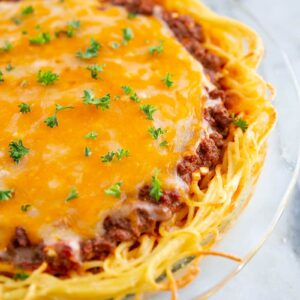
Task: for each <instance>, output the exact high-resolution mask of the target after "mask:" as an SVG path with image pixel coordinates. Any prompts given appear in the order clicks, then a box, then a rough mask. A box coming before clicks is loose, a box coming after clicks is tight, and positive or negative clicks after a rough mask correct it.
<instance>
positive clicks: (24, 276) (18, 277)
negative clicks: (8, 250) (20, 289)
mask: <svg viewBox="0 0 300 300" xmlns="http://www.w3.org/2000/svg"><path fill="white" fill-rule="evenodd" d="M28 277H29V274H28V273H25V272H18V273H16V274H15V275H14V277H13V279H14V280H26V279H27V278H28Z"/></svg>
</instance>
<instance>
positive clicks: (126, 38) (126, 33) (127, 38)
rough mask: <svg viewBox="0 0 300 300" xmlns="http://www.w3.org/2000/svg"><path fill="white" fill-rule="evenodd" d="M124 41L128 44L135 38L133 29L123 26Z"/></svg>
mask: <svg viewBox="0 0 300 300" xmlns="http://www.w3.org/2000/svg"><path fill="white" fill-rule="evenodd" d="M122 32H123V43H125V44H127V43H128V42H129V41H131V40H132V39H133V38H134V34H133V31H132V30H131V29H130V28H123V31H122Z"/></svg>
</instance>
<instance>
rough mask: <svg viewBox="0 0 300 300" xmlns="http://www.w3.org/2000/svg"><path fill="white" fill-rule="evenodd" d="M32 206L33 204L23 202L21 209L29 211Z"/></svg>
mask: <svg viewBox="0 0 300 300" xmlns="http://www.w3.org/2000/svg"><path fill="white" fill-rule="evenodd" d="M30 207H31V204H22V205H21V211H23V212H27V211H28V210H29V209H30Z"/></svg>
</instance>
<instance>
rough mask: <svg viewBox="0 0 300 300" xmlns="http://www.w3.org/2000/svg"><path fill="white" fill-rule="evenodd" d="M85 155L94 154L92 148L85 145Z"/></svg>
mask: <svg viewBox="0 0 300 300" xmlns="http://www.w3.org/2000/svg"><path fill="white" fill-rule="evenodd" d="M84 155H85V156H86V157H90V156H91V155H92V149H91V148H90V147H85V148H84Z"/></svg>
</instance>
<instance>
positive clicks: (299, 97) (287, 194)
mask: <svg viewBox="0 0 300 300" xmlns="http://www.w3.org/2000/svg"><path fill="white" fill-rule="evenodd" d="M230 2H232V3H233V4H234V5H235V6H238V7H239V8H240V9H241V10H242V11H243V13H245V14H246V15H247V16H248V17H249V18H250V19H252V20H253V21H255V23H256V24H257V25H258V27H259V28H260V30H261V31H262V32H263V33H264V34H265V35H266V36H267V37H268V38H269V39H270V40H271V41H272V42H273V43H274V45H276V47H277V49H278V51H279V52H280V54H281V56H282V58H283V60H284V62H285V64H286V67H287V70H288V72H289V73H290V75H291V78H292V81H293V82H292V83H293V85H294V87H295V90H296V93H297V100H298V102H299V103H300V86H299V83H298V80H297V77H296V74H295V71H294V69H293V67H292V64H291V62H290V59H289V57H288V55H287V53H286V52H285V51H284V50H283V49H282V48H281V47H280V45H279V44H278V43H277V41H276V39H274V38H273V36H272V34H270V33H269V31H268V30H266V29H265V27H264V26H263V25H262V23H261V22H260V20H259V19H257V18H256V17H255V16H254V15H253V14H252V13H251V12H250V11H249V10H248V9H247V8H246V7H245V5H243V4H242V3H240V2H239V1H238V0H230ZM299 172H300V149H299V150H298V153H297V163H296V166H295V169H294V172H293V174H292V176H291V179H290V182H289V184H288V188H287V190H286V192H285V194H284V196H283V197H282V200H281V202H280V204H279V206H278V208H277V211H276V213H275V215H274V217H273V220H272V222H271V224H270V225H269V227H268V228H267V230H266V233H265V234H264V236H263V237H262V238H261V239H260V241H259V243H258V244H257V245H256V246H255V247H254V248H253V249H252V250H251V251H250V252H249V253H248V254H247V255H246V256H244V257H242V261H241V262H240V263H239V264H238V265H237V267H236V268H235V269H234V270H233V271H231V272H230V273H229V274H228V275H227V276H226V277H225V278H224V279H222V280H221V281H220V282H219V283H218V284H216V285H214V286H213V287H211V288H209V289H208V290H207V291H206V292H204V293H202V294H201V295H199V296H198V297H196V298H194V299H197V300H203V299H207V298H209V297H211V296H212V295H214V294H215V293H217V292H218V291H219V290H220V289H221V288H223V287H224V286H225V285H226V284H227V283H228V282H229V281H230V280H231V279H233V278H234V277H235V276H236V275H237V274H238V273H239V272H240V271H241V270H242V269H243V268H244V267H245V266H246V265H247V264H248V263H249V262H250V261H251V259H252V258H253V257H254V256H255V255H256V253H257V252H258V251H259V250H260V249H261V248H262V246H263V245H264V244H265V242H266V241H267V240H268V238H269V237H270V236H271V234H272V233H273V231H274V229H275V227H276V225H277V224H278V222H279V220H280V218H281V216H282V214H283V212H284V211H285V209H286V208H287V205H288V202H289V200H290V198H291V196H292V194H293V191H294V187H295V185H296V182H297V178H298V174H299Z"/></svg>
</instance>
